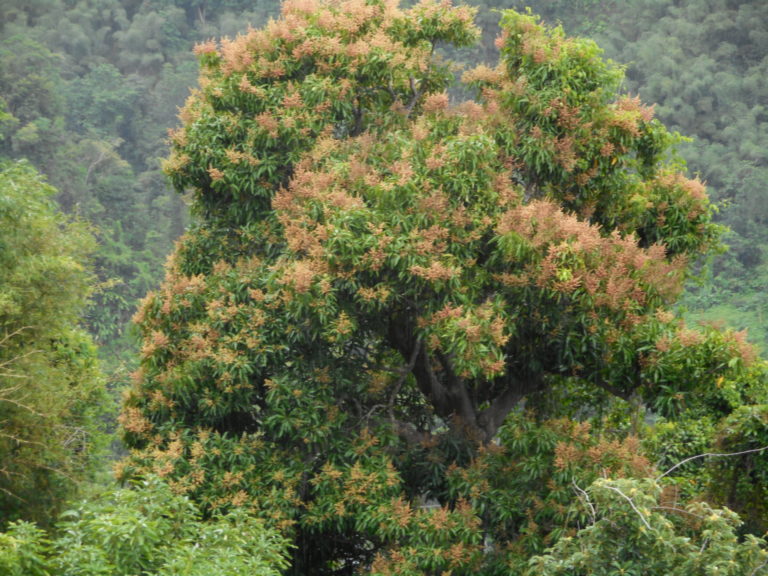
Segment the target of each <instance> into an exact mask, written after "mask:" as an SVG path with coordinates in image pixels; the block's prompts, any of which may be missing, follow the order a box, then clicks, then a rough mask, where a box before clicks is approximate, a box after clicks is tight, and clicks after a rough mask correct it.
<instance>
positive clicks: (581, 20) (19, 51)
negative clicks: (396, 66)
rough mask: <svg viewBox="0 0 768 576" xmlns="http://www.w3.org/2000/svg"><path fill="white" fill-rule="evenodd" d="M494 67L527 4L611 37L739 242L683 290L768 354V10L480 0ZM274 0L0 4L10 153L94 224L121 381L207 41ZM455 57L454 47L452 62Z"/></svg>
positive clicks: (107, 357) (101, 330)
mask: <svg viewBox="0 0 768 576" xmlns="http://www.w3.org/2000/svg"><path fill="white" fill-rule="evenodd" d="M479 4H480V8H481V11H480V14H479V18H478V21H479V23H480V24H481V26H482V27H483V30H484V34H483V41H482V44H481V45H480V46H479V47H478V48H475V49H471V50H467V51H465V52H464V53H462V54H460V55H459V58H461V59H462V60H463V61H464V62H465V63H466V64H468V65H469V64H474V63H477V62H478V61H491V60H492V59H493V58H494V52H495V49H494V48H493V38H494V37H495V36H496V34H497V33H498V25H497V20H498V16H497V14H496V13H495V12H494V10H500V9H504V8H514V9H518V10H521V9H525V8H526V7H527V6H530V8H531V9H532V10H533V11H534V12H535V13H538V14H541V15H542V17H543V18H544V20H545V21H547V22H549V23H561V24H562V26H563V27H564V29H565V31H566V32H567V33H568V34H576V35H582V36H590V37H593V38H594V39H596V40H597V42H598V44H599V45H600V46H601V47H602V48H603V49H604V50H605V54H606V56H607V57H609V58H611V59H613V60H615V61H617V62H621V63H624V64H625V65H626V66H627V79H626V85H625V90H626V91H627V92H628V93H630V94H639V95H640V96H641V98H642V99H643V101H645V102H655V103H656V113H657V116H658V117H659V118H660V119H661V120H662V121H663V122H664V123H665V124H666V125H668V126H669V127H670V128H671V129H673V130H677V131H679V132H680V134H682V135H684V136H685V137H688V138H690V140H684V141H682V142H681V143H680V145H679V148H680V151H681V153H682V156H683V157H684V158H685V159H686V160H687V163H688V167H689V171H690V172H691V173H693V174H696V175H699V176H700V178H701V179H702V180H704V181H705V182H706V183H707V185H708V189H709V193H710V196H711V197H712V198H713V199H714V201H715V202H716V203H717V204H718V206H719V208H720V214H719V217H718V219H719V221H721V222H722V223H724V224H726V225H728V226H729V227H730V230H731V232H730V233H729V235H728V236H727V239H726V241H727V243H728V245H729V247H730V250H729V251H728V252H727V253H725V254H723V255H721V256H719V257H717V258H715V260H714V261H713V262H710V263H709V264H710V265H709V266H708V267H705V268H703V269H702V270H703V283H702V284H700V285H693V286H691V288H690V290H689V293H688V295H687V297H686V299H685V300H684V302H685V305H686V306H687V308H688V310H689V313H690V314H691V315H692V316H694V317H695V318H698V319H701V320H714V319H721V320H724V321H725V322H726V323H727V324H728V325H730V326H733V327H735V328H739V329H741V328H748V329H749V334H750V339H751V340H752V341H753V342H755V343H756V344H758V346H761V347H762V346H764V345H765V344H766V342H767V341H768V331H767V330H766V329H765V328H764V322H763V317H764V313H765V307H766V306H765V300H764V297H763V292H764V290H763V287H764V286H765V285H766V282H768V264H766V263H765V262H764V258H763V253H764V249H765V245H766V243H768V236H767V235H766V228H765V221H766V219H767V218H768V195H766V193H765V187H766V184H768V161H767V158H768V110H766V106H765V102H766V94H768V32H766V30H765V22H766V21H768V5H766V4H765V3H764V2H760V1H751V2H737V1H734V0H731V1H727V0H711V1H696V2H693V1H687V2H679V1H675V0H664V1H658V0H640V1H637V2H621V1H620V0H577V1H570V0H569V1H566V0H531V1H527V2H520V1H517V0H512V1H509V0H506V1H505V0H500V1H498V2H488V3H483V2H480V3H479ZM278 5H279V3H278V2H276V1H275V0H260V1H252V0H221V1H206V0H194V1H193V0H161V1H149V0H145V1H135V0H134V1H127V0H123V1H118V0H108V1H98V2H97V1H95V0H80V1H67V0H36V1H32V2H15V1H12V0H5V1H4V2H2V3H0V110H3V112H2V114H3V115H2V117H0V118H1V120H0V155H2V156H4V157H6V158H12V159H19V158H26V159H28V160H29V161H30V162H31V163H32V164H33V165H34V166H35V167H37V168H38V169H39V170H40V171H41V172H42V173H44V174H45V175H46V176H47V178H48V180H49V182H50V183H51V184H52V185H53V186H54V187H55V188H57V189H58V191H59V192H58V195H57V201H58V203H59V205H60V206H61V208H62V209H63V210H64V211H66V212H68V213H71V214H75V215H77V216H78V217H80V218H82V219H84V220H86V221H88V222H90V223H91V224H92V225H93V226H94V228H95V230H96V233H97V236H98V240H99V247H98V250H97V255H96V268H97V274H98V280H99V282H98V284H97V287H96V290H95V293H94V297H93V301H92V304H91V305H90V307H89V310H88V313H87V325H88V329H89V330H90V332H91V333H92V334H93V336H94V337H95V339H96V342H97V343H98V344H99V346H100V350H101V356H102V358H103V360H104V361H106V366H107V368H108V370H109V371H110V372H111V373H118V374H125V373H126V371H125V370H121V369H120V368H121V366H122V367H125V365H126V363H127V364H128V365H130V364H131V363H132V362H133V358H134V357H135V346H136V345H135V339H134V338H133V337H132V336H131V335H130V329H129V324H130V318H131V316H132V315H133V312H134V310H135V307H136V303H137V301H138V300H139V299H140V298H141V297H142V296H143V295H144V294H146V292H147V291H148V290H149V289H150V288H152V287H154V286H156V285H157V284H158V282H159V280H160V278H161V276H162V269H163V263H164V260H165V258H166V255H167V254H168V253H169V252H170V250H171V248H172V246H173V242H174V240H175V239H176V238H177V237H178V236H179V235H180V234H181V232H182V231H183V230H184V228H185V226H186V224H187V221H188V215H187V209H186V207H185V204H184V199H183V198H180V197H179V196H178V195H177V194H176V193H174V192H172V191H170V189H169V187H168V186H167V184H166V182H165V179H164V176H163V173H162V170H161V165H162V160H163V158H164V157H165V156H166V137H167V131H168V130H169V129H170V128H172V127H173V126H175V125H176V124H177V118H176V115H177V112H178V108H179V107H180V106H181V105H182V104H183V102H184V100H185V99H186V97H187V95H188V94H189V90H190V88H191V87H193V86H194V85H195V84H196V79H197V61H196V59H195V58H194V56H193V54H192V48H193V46H194V45H195V44H196V43H198V42H202V41H204V40H206V39H209V38H212V37H220V36H223V35H229V36H234V35H236V34H237V33H238V32H240V31H243V30H245V29H246V28H247V27H248V26H249V25H252V26H255V27H258V26H261V25H262V24H263V23H265V22H266V21H267V20H268V19H269V18H270V17H272V16H274V15H276V14H277V13H278V10H279V6H278ZM452 56H456V55H452Z"/></svg>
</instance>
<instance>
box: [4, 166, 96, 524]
mask: <svg viewBox="0 0 768 576" xmlns="http://www.w3.org/2000/svg"><path fill="white" fill-rule="evenodd" d="M54 193H55V190H54V189H53V188H51V187H50V186H48V185H47V184H45V182H44V180H43V179H42V177H41V176H40V175H39V174H38V173H37V172H35V170H34V169H32V168H31V167H30V166H29V165H28V164H25V163H6V164H3V165H2V166H1V167H0V524H5V523H6V522H8V521H10V520H14V519H17V518H25V519H32V520H37V521H40V522H43V523H47V522H49V521H50V520H51V519H52V518H53V517H54V516H55V515H56V514H57V511H58V509H59V507H60V506H61V504H62V503H63V500H64V499H65V498H66V497H68V496H71V495H72V494H73V493H75V489H76V488H77V486H78V484H79V483H81V482H82V481H85V480H87V479H89V478H91V477H92V475H93V473H94V472H95V469H96V465H97V464H99V463H101V464H103V462H102V461H101V459H100V456H102V455H103V454H102V448H103V443H104V440H103V432H102V431H101V430H100V429H101V425H102V424H101V418H102V417H103V415H104V414H106V413H108V412H109V400H108V399H107V397H106V395H105V394H104V386H103V379H102V376H101V374H100V372H99V370H98V366H97V363H96V350H95V348H94V346H93V343H92V342H91V340H90V338H89V337H88V336H87V335H86V334H85V332H84V331H83V330H82V329H80V328H79V327H78V320H79V315H80V313H81V312H82V310H83V306H84V305H85V302H86V298H87V295H88V293H89V289H90V283H91V281H92V275H91V273H90V271H89V269H88V265H87V261H88V258H89V257H90V254H91V253H92V251H93V249H94V243H93V237H92V235H91V234H90V232H89V231H88V229H87V228H86V227H85V226H83V225H82V224H79V223H77V222H72V221H68V220H67V219H66V218H65V217H64V216H62V215H61V214H59V213H57V211H56V208H55V204H54V203H53V201H52V200H51V197H52V195H53V194H54Z"/></svg>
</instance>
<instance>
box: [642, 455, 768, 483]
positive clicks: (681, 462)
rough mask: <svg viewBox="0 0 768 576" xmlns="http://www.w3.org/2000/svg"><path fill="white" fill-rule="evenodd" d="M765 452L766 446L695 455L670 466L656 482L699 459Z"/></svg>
mask: <svg viewBox="0 0 768 576" xmlns="http://www.w3.org/2000/svg"><path fill="white" fill-rule="evenodd" d="M765 450H768V446H763V447H762V448H753V449H751V450H742V451H741V452H724V453H719V452H707V453H706V454H697V455H696V456H691V457H690V458H686V459H685V460H682V461H680V462H678V463H677V464H675V465H674V466H672V468H670V469H669V470H667V471H666V472H664V474H662V475H661V476H659V477H658V478H656V482H658V481H659V480H661V479H662V478H664V477H665V476H668V475H669V474H671V473H672V472H673V471H674V470H677V469H678V468H680V466H682V465H683V464H686V463H688V462H690V461H691V460H698V459H699V458H707V457H711V458H726V457H729V456H742V455H744V454H754V453H755V452H764V451H765Z"/></svg>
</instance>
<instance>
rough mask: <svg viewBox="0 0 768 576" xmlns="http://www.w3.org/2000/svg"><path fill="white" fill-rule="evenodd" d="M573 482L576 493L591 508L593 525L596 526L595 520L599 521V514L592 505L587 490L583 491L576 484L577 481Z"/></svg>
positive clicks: (590, 514)
mask: <svg viewBox="0 0 768 576" xmlns="http://www.w3.org/2000/svg"><path fill="white" fill-rule="evenodd" d="M571 482H572V483H573V488H574V490H576V493H577V494H579V496H581V498H582V499H583V500H584V503H585V504H586V505H587V506H588V507H589V516H590V518H591V519H592V524H594V523H595V520H596V519H597V512H596V511H595V507H594V506H593V505H592V501H591V500H590V499H589V494H587V492H586V490H583V489H582V488H581V487H580V486H579V485H578V484H576V479H572V480H571Z"/></svg>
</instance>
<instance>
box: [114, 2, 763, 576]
mask: <svg viewBox="0 0 768 576" xmlns="http://www.w3.org/2000/svg"><path fill="white" fill-rule="evenodd" d="M473 13H474V11H473V10H472V9H470V8H467V7H453V6H451V5H450V4H449V3H447V2H440V3H435V2H431V1H423V2H420V3H418V4H416V5H414V6H413V7H411V8H408V9H401V8H399V7H398V6H397V5H396V3H393V2H383V1H379V0H371V1H368V2H364V1H361V0H347V1H345V2H341V3H331V2H314V1H299V0H293V1H288V2H286V3H285V4H284V5H283V9H282V15H281V17H280V18H279V19H277V20H274V21H271V22H270V23H269V24H268V25H267V26H266V27H264V28H263V29H258V30H256V29H253V30H250V31H248V32H247V33H245V34H242V35H239V36H237V37H236V38H233V39H225V40H222V41H221V42H220V43H218V44H217V43H214V42H207V43H204V44H201V45H199V46H198V47H197V50H196V51H197V53H198V56H199V58H200V62H201V67H202V72H201V77H200V87H199V89H198V90H197V91H196V92H195V93H194V94H193V95H192V96H191V97H190V99H189V100H188V102H187V104H186V105H185V107H184V109H183V111H182V113H181V119H182V126H181V127H180V128H179V129H178V130H176V131H175V132H174V133H173V134H172V137H171V140H172V154H171V157H170V158H169V159H168V160H167V162H166V164H165V170H166V172H167V174H168V175H169V177H170V179H171V181H172V182H173V184H174V186H175V187H176V189H177V190H179V191H187V190H188V191H191V194H192V196H193V212H194V214H195V216H196V218H197V221H196V224H195V226H194V227H193V228H192V230H191V231H190V232H189V233H187V234H186V235H185V236H184V237H183V238H182V240H181V242H180V244H179V246H178V248H177V250H176V252H175V254H174V256H173V258H172V260H171V261H170V263H169V266H168V271H167V276H166V280H165V282H164V284H163V286H162V287H161V288H160V290H158V291H157V292H155V293H152V294H150V295H149V296H148V297H147V298H146V300H145V301H144V304H143V306H142V308H141V310H140V311H139V313H138V315H137V322H138V324H139V327H140V329H141V331H142V336H143V343H144V344H143V348H142V363H141V367H140V369H139V370H138V372H137V373H136V374H135V385H134V388H133V390H132V391H131V392H130V393H129V395H128V396H127V399H126V404H125V408H124V411H123V414H122V424H123V427H124V430H125V438H126V441H127V443H128V444H129V446H130V447H131V448H132V454H131V457H130V458H129V459H128V460H126V461H125V462H124V463H122V464H121V465H120V474H121V475H122V476H123V477H130V476H133V475H145V474H156V475H159V476H161V477H164V478H166V479H167V481H168V482H169V485H170V486H171V488H172V489H173V490H175V491H177V492H181V493H184V494H186V495H188V496H189V497H191V498H192V499H193V500H195V501H196V502H198V503H200V505H201V506H202V507H203V509H204V510H205V511H206V512H207V513H209V514H217V513H221V512H225V511H227V510H230V509H239V508H245V509H247V510H250V511H251V512H252V513H254V514H257V515H260V516H263V517H264V518H266V519H267V520H268V522H269V523H270V524H271V525H272V526H275V527H277V528H278V529H280V530H281V531H283V533H285V534H286V535H288V536H289V537H290V538H291V539H292V542H293V544H294V546H295V548H294V550H293V558H292V568H291V570H292V571H293V573H296V574H351V573H353V572H356V571H361V570H363V571H370V572H371V573H375V574H395V573H396V574H434V573H441V572H449V573H453V574H469V573H483V574H498V573H501V571H502V570H505V569H508V568H509V567H510V566H515V567H517V568H518V569H522V568H521V566H523V565H525V564H526V563H527V559H528V558H529V557H530V555H531V554H535V553H538V552H542V551H543V549H544V547H545V546H548V545H551V544H552V543H554V542H556V541H557V539H558V538H560V537H561V536H563V535H565V534H568V533H575V531H576V530H577V528H578V527H579V526H582V525H583V524H582V523H581V519H582V518H584V516H583V514H584V512H583V509H581V512H579V511H578V510H577V508H574V507H573V505H567V504H566V503H564V502H563V501H562V500H561V498H562V497H563V494H564V492H568V493H569V494H571V495H572V493H573V492H572V487H571V483H575V482H576V480H578V481H579V482H592V481H593V480H595V479H596V478H597V476H598V474H599V470H600V469H602V470H603V471H605V470H610V471H611V472H612V473H614V474H616V475H619V476H643V475H647V474H648V473H649V470H651V469H652V466H651V465H650V463H648V462H647V461H645V460H644V459H643V458H642V456H640V455H639V454H638V453H637V446H636V445H635V444H633V440H632V437H631V436H629V435H627V434H624V437H623V438H622V439H621V440H619V439H615V440H611V439H610V438H602V437H601V436H600V435H594V436H591V435H590V434H589V433H588V432H589V429H588V425H586V424H585V425H584V426H587V427H586V428H585V427H583V426H582V425H580V424H574V423H573V422H571V423H570V424H567V422H569V421H568V420H567V419H566V420H565V421H563V420H558V419H557V417H558V416H560V417H562V416H568V415H573V414H582V415H584V414H588V415H594V414H597V413H598V412H599V410H600V409H601V406H603V405H605V404H609V403H610V400H607V399H608V398H616V399H618V400H617V402H618V401H620V402H624V404H622V406H625V407H626V406H635V407H637V406H642V405H645V406H648V407H650V408H652V409H653V410H654V413H655V414H656V415H666V416H671V415H675V414H680V413H681V412H682V411H685V410H687V411H692V412H691V413H698V414H699V415H701V414H704V413H706V414H711V415H715V416H717V417H719V416H723V415H726V414H729V413H730V412H731V411H733V409H734V408H735V407H736V406H738V405H740V404H742V403H745V402H748V401H753V400H754V396H750V394H751V393H752V392H753V391H752V390H750V389H749V387H748V386H747V385H746V384H747V383H748V382H749V381H750V380H749V379H750V378H751V379H752V380H751V381H758V380H759V379H760V378H761V372H760V370H761V369H762V368H761V365H760V364H756V363H754V355H753V353H752V351H751V349H750V348H749V346H748V345H746V344H745V343H744V341H743V335H741V334H734V333H730V332H724V333H721V332H718V331H716V330H703V331H695V330H692V329H689V328H686V327H685V326H684V325H683V324H682V323H681V322H680V321H679V320H678V319H677V318H675V315H674V313H673V309H672V305H673V304H674V302H675V300H676V298H677V297H678V295H679V293H680V291H681V289H682V285H683V281H684V280H685V278H686V276H687V274H688V270H689V267H690V265H691V263H692V262H693V260H694V259H695V258H696V257H697V256H698V255H700V254H702V253H704V252H706V251H707V250H709V249H711V248H713V247H714V246H716V245H717V242H718V235H719V228H718V227H717V226H716V225H715V224H714V223H713V222H712V209H711V206H710V204H709V202H708V199H707V196H706V193H705V189H704V186H703V184H702V183H701V182H700V181H698V180H696V179H689V178H688V177H687V176H686V175H685V174H684V171H683V168H682V163H681V162H680V161H679V160H678V159H677V157H676V155H675V145H676V143H677V142H678V140H679V138H678V137H677V136H676V135H675V134H672V133H670V132H669V131H667V129H666V128H665V127H664V126H663V125H662V124H661V123H660V122H658V121H657V120H656V119H655V118H654V113H653V109H652V108H651V107H647V106H644V105H643V104H642V103H641V102H640V101H639V100H638V99H637V98H633V97H630V96H628V95H625V94H622V93H621V92H620V86H621V79H622V73H621V70H620V69H619V68H618V67H616V66H615V65H613V64H612V63H610V62H607V61H605V60H603V59H602V58H601V53H600V50H599V49H598V48H597V46H596V45H595V44H594V43H593V42H591V41H587V40H580V39H573V38H568V37H566V36H565V34H564V33H563V31H562V30H561V29H559V28H555V29H548V28H546V27H544V26H542V25H541V24H540V23H539V22H538V20H537V19H536V18H535V17H533V16H531V15H525V14H519V13H516V12H512V11H508V12H505V13H504V14H503V16H502V19H501V29H502V34H501V36H500V37H499V39H498V40H497V47H498V48H499V52H500V56H499V63H498V65H497V66H496V67H494V68H489V67H487V66H479V67H477V68H474V69H472V70H469V71H467V72H465V73H464V75H463V77H462V82H463V84H464V85H465V86H466V87H468V89H470V90H473V91H474V93H475V99H474V100H471V101H467V102H461V103H456V102H453V101H452V99H451V97H450V95H449V93H448V92H447V90H448V88H449V86H450V83H451V80H452V67H451V65H450V63H448V62H445V61H443V60H441V58H440V57H439V56H438V55H437V54H438V51H436V48H439V47H440V46H442V45H444V44H447V45H453V46H464V45H468V44H470V43H471V42H472V41H473V40H474V39H475V38H476V37H477V30H476V29H475V27H474V25H473ZM694 375H695V377H693V376H694ZM552 398H556V399H557V398H562V399H563V402H562V404H558V403H557V402H552V401H551V399H552ZM524 407H525V408H526V409H528V410H535V414H536V416H535V417H534V416H529V415H525V414H523V408H524ZM697 410H698V412H696V411H697ZM638 417H640V418H642V413H639V416H638ZM541 420H544V423H542V422H541ZM505 422H506V423H505ZM622 425H632V423H629V424H628V423H627V422H626V420H624V421H623V423H622ZM526 428H530V429H531V430H534V431H535V432H536V433H534V434H532V436H530V437H528V438H527V441H526V436H525V430H526ZM546 430H550V433H551V434H550V436H549V438H551V439H552V442H551V444H549V445H545V444H542V445H541V447H540V448H536V446H537V443H538V442H540V441H543V440H545V439H546V438H547V436H546V435H542V439H539V438H538V436H539V434H538V431H542V433H543V432H544V431H546ZM529 450H530V451H529ZM516 454H517V455H524V456H525V458H521V459H518V458H515V455H516ZM493 470H495V471H496V472H503V473H499V474H495V475H494V474H492V471H493ZM525 481H527V482H528V484H527V485H528V486H529V488H530V490H529V491H530V493H531V494H535V496H532V497H531V498H530V499H526V498H524V497H523V494H524V493H528V492H527V491H526V490H525V489H521V486H524V485H525V483H524V482H525ZM512 485H514V486H512ZM644 489H645V488H644ZM594 490H595V492H594V493H595V497H596V498H597V497H600V498H602V496H598V494H603V493H604V492H601V490H602V489H601V488H600V487H599V486H596V487H595V488H594ZM649 490H651V491H652V489H650V488H649ZM537 491H541V492H537ZM491 494H493V495H495V496H496V497H495V498H494V499H491V497H490V495H491ZM637 498H638V501H640V500H642V499H643V498H646V496H642V495H640V492H638V496H637ZM647 498H651V496H647ZM571 499H572V498H571ZM510 501H511V503H510V505H509V506H495V505H494V502H510ZM664 522H667V520H665V521H664ZM595 526H598V525H597V524H595ZM664 526H665V529H667V528H668V527H669V526H668V525H667V524H664ZM634 528H635V526H634V525H633V526H632V528H631V529H632V530H634ZM670 529H671V528H670ZM685 529H690V530H694V529H695V528H692V527H690V526H689V527H687V528H684V530H685ZM729 529H730V528H728V526H726V525H723V533H726V532H728V530H729ZM596 530H597V528H595V531H596ZM569 531H570V532H569ZM734 545H735V544H734ZM756 546H758V548H759V545H756ZM570 552H571V549H570V548H568V546H567V545H565V544H563V545H562V546H561V547H560V548H558V549H557V550H556V551H555V552H554V553H555V554H557V555H560V556H561V557H565V556H566V555H567V554H569V553H570ZM681 554H682V552H681ZM747 556H749V554H747V553H746V552H745V557H747ZM752 559H753V557H752V556H749V559H748V560H745V561H744V562H745V563H743V564H742V565H743V566H747V565H749V566H751V564H748V563H746V562H751V561H752ZM542 562H544V561H543V560H542ZM542 565H544V564H542ZM551 565H552V564H549V565H548V566H551ZM670 565H675V566H677V564H670ZM551 573H553V574H554V573H561V572H554V571H552V572H551Z"/></svg>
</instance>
